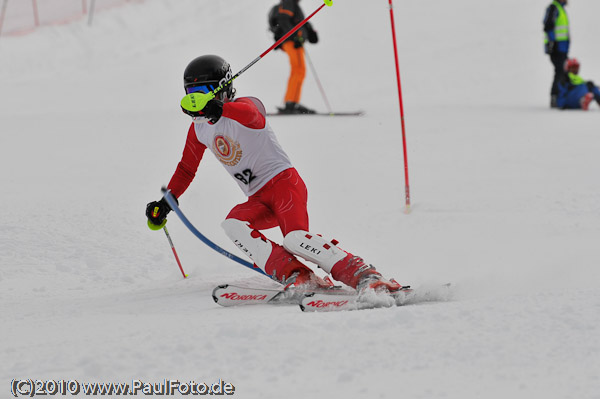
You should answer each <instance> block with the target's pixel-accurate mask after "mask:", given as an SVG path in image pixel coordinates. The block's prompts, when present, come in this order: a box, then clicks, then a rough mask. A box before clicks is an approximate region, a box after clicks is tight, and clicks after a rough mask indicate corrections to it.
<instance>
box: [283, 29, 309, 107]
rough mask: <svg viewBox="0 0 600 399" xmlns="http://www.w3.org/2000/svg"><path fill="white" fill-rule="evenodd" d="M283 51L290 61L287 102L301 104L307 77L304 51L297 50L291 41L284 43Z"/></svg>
mask: <svg viewBox="0 0 600 399" xmlns="http://www.w3.org/2000/svg"><path fill="white" fill-rule="evenodd" d="M282 49H283V51H285V52H286V53H287V55H288V57H289V59H290V77H289V80H288V86H287V91H286V93H285V102H286V103H294V104H297V103H298V102H300V97H301V95H302V84H303V82H304V77H305V76H306V65H305V63H304V51H302V48H295V47H294V43H293V42H291V41H288V42H285V43H283V45H282Z"/></svg>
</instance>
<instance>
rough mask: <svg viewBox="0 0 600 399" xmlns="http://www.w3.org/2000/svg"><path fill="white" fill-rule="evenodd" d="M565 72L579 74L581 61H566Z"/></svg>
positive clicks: (574, 59)
mask: <svg viewBox="0 0 600 399" xmlns="http://www.w3.org/2000/svg"><path fill="white" fill-rule="evenodd" d="M565 72H571V73H575V74H577V73H579V61H577V58H569V59H568V60H566V61H565Z"/></svg>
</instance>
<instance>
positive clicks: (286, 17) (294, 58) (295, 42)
mask: <svg viewBox="0 0 600 399" xmlns="http://www.w3.org/2000/svg"><path fill="white" fill-rule="evenodd" d="M299 2H300V0H281V1H280V3H279V4H277V5H275V6H274V7H273V8H272V10H271V13H270V14H269V25H270V28H271V31H272V32H273V33H274V36H275V40H276V41H277V40H279V39H280V38H282V37H283V36H284V35H285V34H286V33H287V32H289V31H290V30H292V28H294V27H295V26H296V25H297V24H298V23H299V22H301V21H302V20H304V13H303V12H302V9H301V8H300V5H299ZM307 40H308V42H309V43H313V44H314V43H317V42H318V41H319V36H318V35H317V32H316V31H315V30H314V29H313V27H312V25H311V24H310V23H309V22H307V23H306V24H305V25H304V26H303V27H302V28H300V29H298V30H297V31H296V32H294V34H293V35H291V36H290V37H289V38H288V39H286V40H285V41H284V42H283V44H281V46H280V47H279V48H281V49H283V51H285V52H286V54H287V55H288V57H289V59H290V66H291V71H290V77H289V80H288V85H287V91H286V93H285V98H284V100H285V107H284V108H279V112H280V113H283V114H314V113H315V111H314V110H312V109H309V108H307V107H305V106H303V105H301V104H300V97H301V96H302V84H303V83H304V77H305V75H306V64H305V61H304V49H303V46H304V43H305V41H307Z"/></svg>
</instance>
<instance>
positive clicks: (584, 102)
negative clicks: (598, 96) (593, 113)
mask: <svg viewBox="0 0 600 399" xmlns="http://www.w3.org/2000/svg"><path fill="white" fill-rule="evenodd" d="M593 100H594V95H593V94H592V93H587V94H586V95H585V96H583V97H581V100H579V101H580V103H581V109H582V110H584V111H587V110H589V109H590V104H591V102H592V101H593Z"/></svg>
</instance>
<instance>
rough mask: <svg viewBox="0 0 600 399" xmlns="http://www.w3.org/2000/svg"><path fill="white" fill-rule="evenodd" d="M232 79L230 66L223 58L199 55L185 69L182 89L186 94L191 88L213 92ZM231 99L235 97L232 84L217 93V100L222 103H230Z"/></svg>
mask: <svg viewBox="0 0 600 399" xmlns="http://www.w3.org/2000/svg"><path fill="white" fill-rule="evenodd" d="M232 77H233V74H232V73H231V66H230V65H229V63H228V62H227V61H225V60H224V59H223V58H221V57H219V56H218V55H201V56H200V57H197V58H194V59H193V60H192V61H191V62H190V63H189V64H188V66H187V67H186V68H185V71H184V72H183V87H184V88H185V91H186V93H191V91H190V89H191V88H193V87H200V86H206V87H207V88H208V89H209V90H214V89H216V88H217V87H219V86H220V85H222V84H224V83H226V82H227V81H228V80H230V79H231V78H232ZM202 91H204V90H202ZM233 97H235V89H234V88H233V85H232V84H229V85H228V86H226V87H225V88H224V89H223V90H221V91H219V93H217V98H218V99H220V100H222V101H231V100H233Z"/></svg>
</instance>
